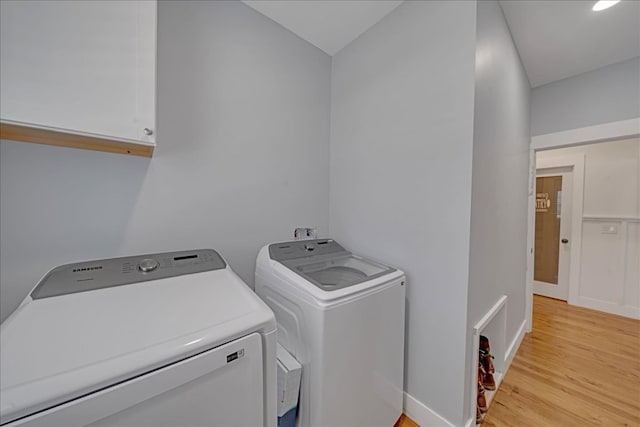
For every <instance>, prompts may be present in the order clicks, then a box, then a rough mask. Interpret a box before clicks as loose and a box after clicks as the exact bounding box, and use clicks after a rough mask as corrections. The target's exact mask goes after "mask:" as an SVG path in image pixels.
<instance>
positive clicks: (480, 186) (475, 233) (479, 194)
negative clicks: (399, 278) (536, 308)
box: [465, 1, 530, 414]
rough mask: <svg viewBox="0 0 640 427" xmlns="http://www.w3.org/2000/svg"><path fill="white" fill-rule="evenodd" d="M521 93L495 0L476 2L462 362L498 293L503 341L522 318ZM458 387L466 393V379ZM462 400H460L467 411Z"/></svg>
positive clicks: (524, 141) (524, 162) (525, 151)
mask: <svg viewBox="0 0 640 427" xmlns="http://www.w3.org/2000/svg"><path fill="white" fill-rule="evenodd" d="M529 97H530V88H529V81H528V80H527V76H526V73H525V70H524V67H523V66H522V63H521V61H520V57H519V56H518V52H517V50H516V48H515V45H514V43H513V40H512V38H511V34H510V32H509V28H508V27H507V24H506V21H505V19H504V16H503V14H502V10H501V8H500V6H499V5H498V2H496V1H481V2H478V18H477V48H476V87H475V118H474V127H473V186H472V188H473V191H472V198H471V252H470V254H471V255H470V263H469V295H468V301H469V305H468V318H467V319H468V322H469V323H468V325H469V333H468V338H467V343H468V344H467V345H468V348H467V357H468V359H467V360H468V366H469V365H470V364H471V360H472V357H475V356H476V355H473V354H471V351H472V347H471V339H472V335H471V332H472V328H473V326H474V325H475V324H476V323H477V322H478V321H479V320H480V319H481V318H482V317H483V316H484V315H485V314H486V313H487V312H488V311H489V310H490V309H491V307H492V306H493V305H494V304H495V303H496V302H497V300H498V299H499V298H500V297H501V296H502V295H507V332H506V335H507V336H506V344H507V346H508V345H509V344H510V343H511V342H512V340H513V339H514V338H515V336H516V334H517V332H518V328H519V327H520V326H521V325H522V322H523V321H524V319H525V273H526V267H527V266H526V251H525V248H526V246H527V203H528V188H527V186H528V169H529V140H530V138H529ZM469 369H470V368H469ZM471 375H475V372H471ZM468 378H470V377H468ZM465 386H466V391H465V397H466V396H469V395H470V393H471V390H470V389H469V381H467V384H465ZM474 387H475V386H474ZM470 404H471V402H468V399H467V401H465V413H467V414H469V408H470V406H469V405H470Z"/></svg>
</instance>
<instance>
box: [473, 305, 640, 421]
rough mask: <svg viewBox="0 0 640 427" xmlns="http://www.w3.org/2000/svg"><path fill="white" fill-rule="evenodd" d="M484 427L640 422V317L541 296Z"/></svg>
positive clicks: (486, 417)
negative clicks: (587, 307)
mask: <svg viewBox="0 0 640 427" xmlns="http://www.w3.org/2000/svg"><path fill="white" fill-rule="evenodd" d="M533 303H534V310H533V331H532V332H531V333H530V334H528V335H527V336H526V337H525V338H524V340H523V341H522V345H521V346H520V349H519V350H518V354H517V355H516V357H515V358H514V360H513V363H512V365H511V367H510V369H509V371H508V372H507V374H506V375H505V378H504V380H503V382H502V384H501V386H500V389H499V390H498V392H497V394H496V396H495V399H494V401H493V403H492V404H491V407H490V408H489V412H487V414H486V416H485V420H484V422H483V424H482V425H483V427H493V426H495V427H503V426H514V427H527V426H536V427H540V426H554V427H555V426H569V427H570V426H634V427H639V426H640V321H638V320H634V319H628V318H625V317H620V316H615V315H611V314H607V313H602V312H598V311H593V310H589V309H585V308H580V307H575V306H571V305H568V304H567V303H565V302H563V301H558V300H554V299H551V298H544V297H540V296H534V302H533Z"/></svg>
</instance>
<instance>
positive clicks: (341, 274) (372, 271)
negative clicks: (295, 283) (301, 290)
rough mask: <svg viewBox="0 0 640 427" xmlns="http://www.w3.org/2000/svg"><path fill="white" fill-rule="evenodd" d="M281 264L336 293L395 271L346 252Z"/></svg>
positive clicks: (318, 285) (321, 287) (322, 287)
mask: <svg viewBox="0 0 640 427" xmlns="http://www.w3.org/2000/svg"><path fill="white" fill-rule="evenodd" d="M282 263H283V264H284V265H285V266H287V267H289V268H290V269H291V270H293V271H294V272H296V273H297V274H299V275H300V276H302V277H304V278H305V279H307V280H308V281H309V282H311V283H313V284H314V285H315V286H317V287H318V288H320V289H322V290H324V291H336V290H338V289H343V288H346V287H349V286H353V285H357V284H359V283H362V282H365V281H368V280H372V279H375V278H378V277H381V276H383V275H385V274H388V273H391V272H392V271H395V269H394V268H391V267H387V266H385V265H382V264H378V263H376V262H373V261H371V260H368V259H364V258H361V257H359V256H356V255H353V254H351V253H348V252H347V253H343V254H341V255H340V256H337V257H336V256H332V257H327V256H322V257H315V258H312V259H307V260H304V259H295V260H288V261H283V262H282Z"/></svg>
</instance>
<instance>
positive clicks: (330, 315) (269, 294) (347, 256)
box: [256, 239, 405, 427]
mask: <svg viewBox="0 0 640 427" xmlns="http://www.w3.org/2000/svg"><path fill="white" fill-rule="evenodd" d="M256 292H257V293H258V295H260V297H261V298H262V299H263V300H264V301H265V302H266V303H267V304H268V305H269V306H270V307H271V309H272V310H273V311H274V313H275V315H276V321H277V322H278V341H279V342H280V344H281V345H282V346H283V347H285V348H286V349H287V350H288V351H289V352H290V353H291V354H292V355H293V356H294V357H295V358H296V359H298V361H300V363H301V364H302V383H301V390H300V408H299V409H300V411H299V419H298V425H299V426H304V427H307V426H323V427H325V426H326V427H330V426H350V427H357V426H363V427H364V426H366V427H372V426H385V427H390V426H392V425H394V423H395V422H396V421H397V420H398V418H399V417H400V415H401V414H402V398H403V367H404V311H405V276H404V273H403V272H402V271H400V270H397V269H395V268H392V267H388V266H385V265H382V264H380V263H377V262H373V261H370V260H367V259H364V258H361V257H359V256H356V255H353V254H352V253H351V252H348V251H347V250H345V249H344V248H343V247H342V246H340V245H339V244H338V243H337V242H336V241H334V240H332V239H316V240H305V241H294V242H285V243H275V244H272V245H267V246H265V247H263V248H262V249H261V250H260V253H259V254H258V259H257V262H256Z"/></svg>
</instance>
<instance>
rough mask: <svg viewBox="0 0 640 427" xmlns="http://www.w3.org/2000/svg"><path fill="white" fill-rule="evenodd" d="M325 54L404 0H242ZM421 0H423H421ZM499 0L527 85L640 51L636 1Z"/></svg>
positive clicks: (639, 12) (639, 5)
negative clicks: (605, 5)
mask: <svg viewBox="0 0 640 427" xmlns="http://www.w3.org/2000/svg"><path fill="white" fill-rule="evenodd" d="M243 1H244V3H245V4H247V5H248V6H250V7H252V8H253V9H255V10H257V11H258V12H260V13H262V14H263V15H265V16H267V17H269V18H271V19H272V20H274V21H276V22H277V23H279V24H280V25H282V26H283V27H285V28H287V29H289V30H290V31H292V32H294V33H295V34H297V35H298V36H300V37H302V38H303V39H305V40H307V41H308V42H309V43H311V44H313V45H315V46H317V47H319V48H320V49H322V50H323V51H325V52H326V53H328V54H329V55H334V54H335V53H337V52H338V51H339V50H340V49H342V48H343V47H345V46H346V45H348V44H349V43H351V42H352V41H353V40H355V39H356V38H357V37H358V36H359V35H360V34H362V33H364V32H365V31H366V30H367V29H369V28H370V27H372V26H373V25H375V24H376V23H377V22H378V21H380V20H381V19H382V18H384V17H385V16H386V15H387V14H389V13H390V12H391V11H392V10H393V9H395V8H396V7H398V6H399V5H400V4H401V3H402V1H403V0H333V1H328V0H243ZM425 1H426V0H425ZM594 3H595V0H555V1H549V0H500V4H501V6H502V9H503V11H504V14H505V17H506V19H507V23H508V25H509V29H510V30H511V34H512V35H513V39H514V41H515V43H516V46H517V48H518V52H519V53H520V58H521V59H522V62H523V64H524V67H525V69H526V71H527V75H528V77H529V82H530V83H531V86H532V87H536V86H540V85H543V84H545V83H550V82H552V81H556V80H560V79H563V78H566V77H570V76H574V75H577V74H580V73H584V72H586V71H591V70H594V69H596V68H600V67H604V66H606V65H609V64H614V63H616V62H620V61H624V60H626V59H630V58H634V57H637V56H640V1H635V0H623V1H622V2H620V3H619V4H618V5H616V6H614V7H612V8H610V9H607V10H604V11H601V12H593V11H592V10H591V7H592V6H593V4H594Z"/></svg>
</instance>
